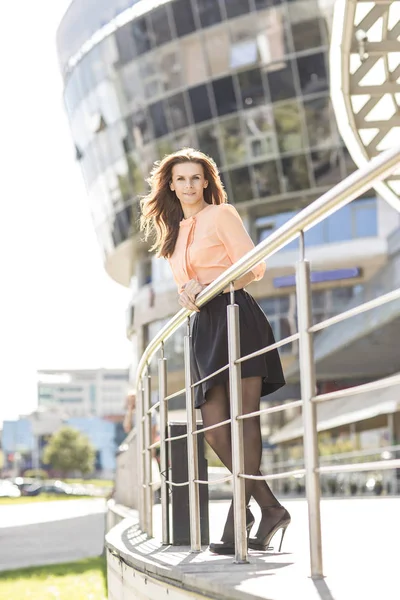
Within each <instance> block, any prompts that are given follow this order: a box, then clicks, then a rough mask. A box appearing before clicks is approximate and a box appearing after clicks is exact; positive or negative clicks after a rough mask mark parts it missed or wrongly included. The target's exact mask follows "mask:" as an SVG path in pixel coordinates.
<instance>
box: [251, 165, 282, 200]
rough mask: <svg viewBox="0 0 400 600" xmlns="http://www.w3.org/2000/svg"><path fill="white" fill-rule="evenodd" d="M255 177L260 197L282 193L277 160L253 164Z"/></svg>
mask: <svg viewBox="0 0 400 600" xmlns="http://www.w3.org/2000/svg"><path fill="white" fill-rule="evenodd" d="M253 170H254V179H255V182H256V189H257V195H258V197H259V198H265V197H267V196H275V195H277V194H279V193H280V185H279V176H278V170H277V166H276V161H274V160H271V161H269V162H264V163H258V164H255V165H253Z"/></svg>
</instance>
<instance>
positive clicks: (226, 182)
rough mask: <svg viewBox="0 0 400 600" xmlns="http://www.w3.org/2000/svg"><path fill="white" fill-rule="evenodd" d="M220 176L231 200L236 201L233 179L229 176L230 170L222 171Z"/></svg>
mask: <svg viewBox="0 0 400 600" xmlns="http://www.w3.org/2000/svg"><path fill="white" fill-rule="evenodd" d="M219 176H220V179H221V181H222V185H223V186H224V190H225V191H226V193H227V196H228V199H229V202H234V201H235V199H234V196H233V194H232V188H231V179H230V177H229V171H220V173H219Z"/></svg>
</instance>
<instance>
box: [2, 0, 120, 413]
mask: <svg viewBox="0 0 400 600" xmlns="http://www.w3.org/2000/svg"><path fill="white" fill-rule="evenodd" d="M69 4H70V0H57V1H56V2H55V1H54V0H35V2H32V1H31V0H20V1H19V2H3V3H2V5H1V7H0V17H1V23H2V33H1V36H0V73H1V95H0V116H1V124H0V165H1V171H0V286H1V291H0V424H1V422H2V421H3V420H6V419H13V418H16V417H17V416H18V415H19V414H24V413H27V412H29V411H31V410H34V409H35V407H36V406H37V389H36V371H37V370H40V369H68V368H97V367H128V365H129V361H130V344H129V342H128V340H127V339H126V336H125V309H126V307H127V303H128V300H129V292H128V290H127V289H126V288H123V287H122V286H120V285H118V284H117V283H115V282H113V281H112V280H111V279H110V278H109V277H108V275H107V274H106V272H105V270H104V268H103V264H102V257H101V252H100V248H99V246H98V243H97V239H96V237H95V232H94V229H93V227H92V222H91V216H90V212H89V207H88V201H87V197H86V190H85V185H84V182H83V177H82V175H81V170H80V167H79V163H77V162H76V161H75V157H74V146H73V143H72V138H71V134H70V130H69V124H68V119H67V117H66V114H65V112H64V107H63V99H62V89H63V85H62V80H61V76H60V74H59V69H58V61H57V52H56V43H55V35H56V29H57V26H58V24H59V22H60V20H61V18H62V16H63V14H64V13H65V10H66V8H67V7H68V5H69Z"/></svg>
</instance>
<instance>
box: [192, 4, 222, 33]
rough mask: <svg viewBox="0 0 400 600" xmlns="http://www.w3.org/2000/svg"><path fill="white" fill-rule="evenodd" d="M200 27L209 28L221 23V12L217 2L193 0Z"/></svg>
mask: <svg viewBox="0 0 400 600" xmlns="http://www.w3.org/2000/svg"><path fill="white" fill-rule="evenodd" d="M194 6H195V10H196V11H197V13H198V15H199V18H200V23H201V26H202V27H210V26H211V25H215V24H216V23H219V22H220V21H221V10H220V7H219V1H218V0H194Z"/></svg>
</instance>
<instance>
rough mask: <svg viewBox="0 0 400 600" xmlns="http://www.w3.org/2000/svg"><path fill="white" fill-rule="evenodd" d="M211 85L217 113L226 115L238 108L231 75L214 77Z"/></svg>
mask: <svg viewBox="0 0 400 600" xmlns="http://www.w3.org/2000/svg"><path fill="white" fill-rule="evenodd" d="M212 86H213V90H214V96H215V103H216V105H217V112H218V114H219V115H227V114H228V113H231V112H234V111H236V110H237V109H238V106H237V102H236V96H235V89H234V86H233V79H232V77H223V78H222V79H216V80H214V81H213V82H212Z"/></svg>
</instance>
